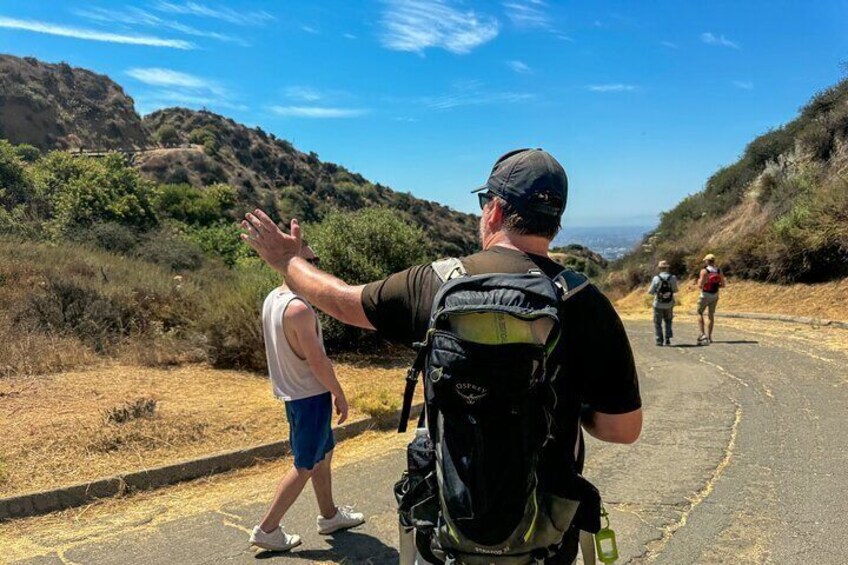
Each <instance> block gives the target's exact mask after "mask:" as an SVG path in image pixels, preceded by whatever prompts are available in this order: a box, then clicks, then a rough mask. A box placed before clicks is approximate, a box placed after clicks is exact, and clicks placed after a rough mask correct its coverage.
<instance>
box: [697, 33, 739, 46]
mask: <svg viewBox="0 0 848 565" xmlns="http://www.w3.org/2000/svg"><path fill="white" fill-rule="evenodd" d="M701 41H702V42H703V43H706V44H707V45H718V46H720V47H730V48H731V49H742V47H741V46H740V45H739V44H738V43H736V42H735V41H731V40H729V39H727V38H726V37H725V36H723V35H715V34H713V33H710V32H708V31H707V32H704V33H702V34H701Z"/></svg>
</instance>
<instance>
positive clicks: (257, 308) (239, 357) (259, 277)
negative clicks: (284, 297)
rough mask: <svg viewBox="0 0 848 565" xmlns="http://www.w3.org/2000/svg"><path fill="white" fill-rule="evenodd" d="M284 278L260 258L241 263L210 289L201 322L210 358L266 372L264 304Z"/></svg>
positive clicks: (229, 365) (226, 365) (216, 362)
mask: <svg viewBox="0 0 848 565" xmlns="http://www.w3.org/2000/svg"><path fill="white" fill-rule="evenodd" d="M279 284H280V277H279V275H277V273H275V272H274V271H272V270H271V269H270V268H268V267H266V266H265V264H264V263H262V262H261V261H259V260H257V259H255V258H254V259H249V260H245V261H243V262H241V263H240V264H239V266H238V268H237V269H236V270H235V272H234V276H226V277H221V279H220V280H218V281H215V283H214V284H213V285H211V287H210V288H209V290H208V291H207V292H208V293H209V295H210V296H214V300H207V301H206V303H205V308H204V310H203V312H202V314H201V315H200V319H199V321H198V329H199V330H200V331H201V332H202V333H203V335H204V336H205V338H206V352H207V358H208V360H209V362H210V363H212V365H214V366H215V367H221V368H239V369H248V370H251V371H259V372H264V371H265V370H266V369H267V362H266V359H265V340H264V337H263V334H262V318H261V314H262V303H263V301H264V300H265V297H266V296H267V295H268V293H269V292H270V291H271V290H273V289H274V288H276V287H277V286H279Z"/></svg>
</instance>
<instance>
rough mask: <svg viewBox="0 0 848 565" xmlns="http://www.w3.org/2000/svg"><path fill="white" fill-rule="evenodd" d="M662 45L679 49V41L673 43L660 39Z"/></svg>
mask: <svg viewBox="0 0 848 565" xmlns="http://www.w3.org/2000/svg"><path fill="white" fill-rule="evenodd" d="M660 45H662V46H663V47H668V48H669V49H677V43H672V42H671V41H660Z"/></svg>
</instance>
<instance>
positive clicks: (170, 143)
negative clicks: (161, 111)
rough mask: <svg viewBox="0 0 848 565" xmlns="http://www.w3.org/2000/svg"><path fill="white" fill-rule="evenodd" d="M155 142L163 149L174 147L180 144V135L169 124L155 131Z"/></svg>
mask: <svg viewBox="0 0 848 565" xmlns="http://www.w3.org/2000/svg"><path fill="white" fill-rule="evenodd" d="M156 141H158V142H159V143H160V144H161V145H163V146H165V147H176V146H177V145H179V144H180V134H179V132H178V131H177V128H175V127H174V126H172V125H171V124H165V125H163V126H162V127H160V128H159V129H157V130H156Z"/></svg>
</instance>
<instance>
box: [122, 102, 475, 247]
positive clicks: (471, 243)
mask: <svg viewBox="0 0 848 565" xmlns="http://www.w3.org/2000/svg"><path fill="white" fill-rule="evenodd" d="M144 124H145V126H146V127H147V128H148V129H149V130H150V131H151V132H154V136H155V137H161V132H162V131H165V130H170V131H171V132H172V134H171V135H174V134H175V136H174V139H173V140H172V144H173V145H176V146H177V147H175V148H174V149H171V150H168V151H154V152H146V153H144V154H139V155H137V157H136V164H137V165H138V166H139V167H140V170H141V172H142V174H144V175H145V176H146V177H148V178H150V179H152V180H155V181H157V182H160V183H181V182H187V183H189V184H192V185H194V186H204V185H209V184H213V183H215V182H225V183H227V184H229V185H231V186H232V187H234V188H235V189H236V190H237V191H238V193H239V196H240V200H241V201H242V202H243V203H244V204H245V205H248V206H251V205H259V206H262V207H263V208H265V209H266V210H269V211H270V212H271V213H272V215H275V216H277V217H280V218H291V217H293V216H294V217H297V218H299V219H302V220H306V221H316V220H320V219H322V218H323V217H324V216H325V215H326V214H327V213H328V212H329V211H330V210H331V209H333V208H337V209H341V210H358V209H360V208H367V207H372V206H385V207H388V208H392V209H396V210H398V211H400V212H401V213H402V215H403V216H405V217H406V219H408V220H409V221H411V222H412V223H414V224H417V225H420V226H421V227H422V228H423V229H424V231H425V232H426V233H427V235H428V236H429V237H430V239H432V240H433V241H434V242H435V244H436V245H437V247H438V249H437V251H438V252H439V253H441V254H463V253H468V252H471V251H473V250H474V249H475V248H476V246H477V240H476V226H477V221H476V218H475V216H472V215H471V214H463V213H460V212H456V211H454V210H451V209H450V208H448V207H447V206H442V205H441V204H438V203H436V202H431V201H427V200H422V199H419V198H415V197H413V196H411V195H410V194H404V193H400V192H395V191H393V190H391V189H389V188H387V187H385V186H383V185H381V184H379V183H376V184H374V183H371V182H369V181H368V180H366V179H365V178H363V177H362V176H361V175H359V174H357V173H352V172H350V171H348V170H347V169H345V168H344V167H342V166H339V165H336V164H333V163H327V162H322V161H321V160H319V159H318V156H317V155H315V154H314V153H308V154H307V153H303V152H301V151H298V150H297V149H295V148H294V147H293V146H292V145H291V144H290V143H289V142H288V141H285V140H283V139H279V138H277V137H276V136H274V135H273V134H268V133H266V132H264V131H263V130H262V129H260V128H248V127H247V126H245V125H242V124H239V123H236V122H235V121H233V120H231V119H229V118H226V117H224V116H220V115H218V114H214V113H212V112H206V111H194V110H188V109H185V108H168V109H165V110H160V111H157V112H154V113H152V114H150V115H148V116H145V118H144ZM157 132H159V133H160V135H156V134H157Z"/></svg>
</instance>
